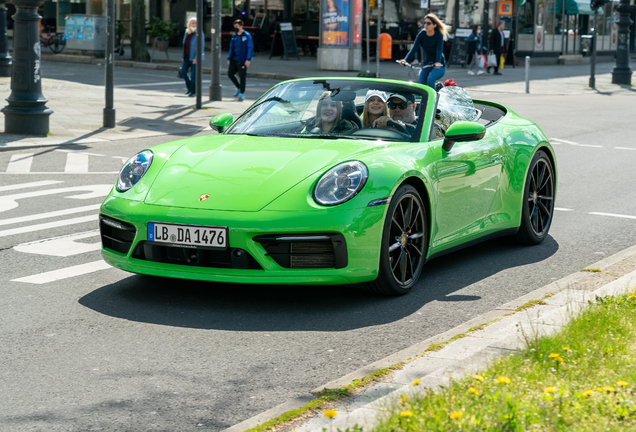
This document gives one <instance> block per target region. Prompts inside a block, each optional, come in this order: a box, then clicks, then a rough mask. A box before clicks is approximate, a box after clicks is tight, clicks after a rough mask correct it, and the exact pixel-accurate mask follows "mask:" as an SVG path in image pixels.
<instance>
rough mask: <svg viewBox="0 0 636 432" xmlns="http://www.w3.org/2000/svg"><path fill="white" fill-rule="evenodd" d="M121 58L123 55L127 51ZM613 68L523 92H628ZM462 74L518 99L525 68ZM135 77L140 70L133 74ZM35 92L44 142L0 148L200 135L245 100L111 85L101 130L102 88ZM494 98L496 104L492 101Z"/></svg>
mask: <svg viewBox="0 0 636 432" xmlns="http://www.w3.org/2000/svg"><path fill="white" fill-rule="evenodd" d="M127 51H130V50H127ZM128 55H130V54H129V53H128ZM162 56H163V57H165V56H166V55H165V53H159V51H157V52H155V59H162ZM168 56H169V58H170V59H174V60H176V59H178V58H179V56H180V49H179V48H175V49H171V50H170V51H169V53H168ZM208 57H209V56H208ZM223 57H225V55H224V56H223ZM42 58H43V63H42V71H43V75H44V76H45V77H46V65H47V62H49V61H62V62H67V63H68V67H69V68H71V67H73V66H72V64H73V63H85V64H103V63H104V60H103V59H97V58H94V57H90V56H75V55H67V54H57V55H52V54H48V53H45V52H43V57H42ZM206 65H207V66H206ZM209 65H210V59H209V58H208V59H207V60H205V61H204V67H203V72H204V73H205V74H209V73H210V70H209V69H210V68H209ZM116 66H117V67H116V68H115V74H117V70H118V69H119V67H133V68H139V69H146V70H147V69H155V70H175V71H176V70H177V69H178V68H179V66H180V63H179V62H154V63H139V62H131V61H130V60H126V59H124V60H117V61H116ZM222 66H223V68H222V73H223V74H225V62H223V64H222ZM363 66H366V63H365V62H363ZM612 66H613V64H611V63H600V64H598V65H597V80H596V81H597V89H596V90H593V89H590V88H589V87H587V83H588V76H589V65H568V66H557V65H553V66H536V67H533V68H532V70H531V79H532V81H531V83H530V93H531V94H534V95H536V94H545V95H556V94H596V93H601V94H613V93H620V92H623V93H625V92H629V91H633V90H634V89H632V88H631V87H630V86H619V85H615V84H611V74H609V72H610V70H611V68H612ZM374 67H375V64H374V63H373V62H372V63H371V68H372V71H374V70H375V69H374ZM249 70H250V72H249V74H248V77H251V78H262V79H272V80H276V81H280V80H283V79H291V78H301V77H311V76H343V77H355V76H357V75H358V72H337V71H324V70H318V69H317V68H316V58H315V57H301V58H300V59H291V60H281V59H280V57H276V58H272V59H270V58H269V54H267V53H257V54H256V55H255V56H254V59H253V62H252V66H250V68H249ZM466 72H467V71H466V69H462V68H460V67H457V66H451V67H450V68H449V69H448V70H447V72H446V75H445V77H444V78H445V79H447V78H453V79H455V81H456V82H457V83H458V84H459V85H460V86H463V87H466V88H467V89H468V90H469V91H470V92H471V93H473V94H474V95H475V97H476V98H484V99H488V97H487V95H488V94H496V93H519V94H520V95H523V94H525V69H524V68H520V67H517V68H512V67H509V68H506V69H504V71H503V75H502V76H493V75H488V74H484V75H480V76H469V75H468V74H467V73H466ZM140 73H143V72H142V71H140ZM380 74H381V78H390V79H397V80H406V79H407V77H408V71H407V70H406V69H405V68H403V67H402V66H400V65H398V64H397V63H395V62H394V61H386V62H382V63H381V66H380ZM175 79H176V76H175ZM206 79H207V77H206ZM42 92H43V94H44V97H45V98H46V99H47V100H48V103H47V106H48V107H49V108H51V109H52V110H53V114H52V115H51V117H50V134H49V135H48V136H46V137H37V136H24V135H8V134H0V150H2V149H11V148H19V147H33V146H49V145H64V144H78V143H90V142H100V141H114V140H119V139H127V138H142V137H149V136H156V135H164V134H188V135H191V134H195V133H198V132H201V131H204V130H206V129H207V128H208V127H209V126H208V122H209V119H210V118H211V117H212V116H214V115H216V114H219V113H221V112H231V113H232V114H234V115H235V116H236V115H239V114H240V113H242V112H243V110H245V109H246V108H247V107H248V106H249V103H250V102H252V101H250V100H246V102H243V103H240V102H235V101H234V100H233V99H231V98H225V99H224V100H223V101H217V102H212V101H208V100H207V99H208V98H207V95H205V94H204V95H203V109H201V110H196V109H194V104H195V100H194V98H188V97H187V96H185V95H183V96H181V95H174V94H171V93H166V92H162V91H155V90H146V89H131V88H115V110H116V118H117V126H116V127H115V128H113V129H107V128H103V127H102V124H103V109H104V103H105V102H104V99H105V90H104V87H103V86H91V85H83V84H77V83H73V82H69V81H63V80H53V79H47V78H43V80H42ZM10 94H11V90H10V78H0V96H1V97H2V98H4V99H6V98H7V97H9V95H10ZM520 97H523V96H520ZM493 99H495V100H496V97H493ZM0 130H4V116H0Z"/></svg>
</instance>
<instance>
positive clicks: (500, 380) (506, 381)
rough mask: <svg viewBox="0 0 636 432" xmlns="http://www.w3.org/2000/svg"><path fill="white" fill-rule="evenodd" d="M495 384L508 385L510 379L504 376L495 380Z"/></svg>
mask: <svg viewBox="0 0 636 432" xmlns="http://www.w3.org/2000/svg"><path fill="white" fill-rule="evenodd" d="M497 382H498V383H500V384H510V378H508V377H505V376H500V377H499V378H497Z"/></svg>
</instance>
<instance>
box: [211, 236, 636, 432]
mask: <svg viewBox="0 0 636 432" xmlns="http://www.w3.org/2000/svg"><path fill="white" fill-rule="evenodd" d="M590 268H594V269H599V270H600V271H599V272H579V273H574V274H572V275H570V276H567V277H565V278H563V279H560V280H558V281H555V282H553V283H551V284H549V285H547V286H545V287H543V288H539V289H538V290H535V291H533V292H530V293H528V294H526V295H524V296H522V297H519V298H517V299H515V300H513V301H511V302H509V303H506V304H504V305H501V306H499V307H498V308H496V309H494V310H492V311H490V312H488V313H486V314H484V315H481V316H478V317H476V318H473V319H471V320H470V321H468V322H466V323H464V324H462V325H460V326H458V327H456V328H454V329H451V330H449V331H447V332H445V333H442V334H440V335H437V336H434V337H432V338H430V339H427V340H425V341H423V342H420V343H418V344H416V345H413V346H411V347H409V348H407V349H405V350H403V351H401V352H398V353H395V354H393V355H391V356H389V357H387V358H385V359H382V360H380V361H377V362H375V363H373V364H370V365H368V366H366V367H364V368H362V369H360V370H358V371H355V372H352V373H350V374H348V375H346V376H344V377H342V378H340V379H338V380H336V381H332V382H330V383H327V384H325V385H323V386H321V387H319V388H316V389H314V390H312V391H311V393H310V394H307V395H305V396H302V397H299V398H297V399H295V400H292V401H290V402H288V403H286V404H283V405H280V406H278V407H275V408H272V409H271V410H269V411H267V412H264V413H261V414H259V415H257V416H255V417H252V418H251V419H248V420H245V421H243V422H241V423H239V424H237V425H234V426H232V427H230V428H228V429H226V430H225V431H223V432H243V431H245V430H247V429H250V428H253V427H255V426H257V425H259V424H262V423H264V422H265V421H267V420H269V419H271V418H275V417H277V416H279V415H281V414H283V413H284V412H287V411H289V410H292V409H296V408H300V407H301V406H303V405H305V404H306V403H307V402H309V401H310V400H312V399H315V398H316V396H314V394H316V393H317V392H319V391H321V390H323V389H337V388H340V387H343V386H345V385H348V384H350V383H351V382H352V381H353V380H355V379H361V378H363V377H365V376H366V375H368V374H370V373H372V372H375V371H377V370H380V369H383V368H386V367H388V366H391V365H395V364H397V363H400V362H404V361H406V362H407V364H406V365H405V366H404V367H402V368H401V369H400V370H397V371H396V372H394V373H392V374H390V375H388V376H385V377H383V378H381V379H380V382H378V383H377V384H374V385H373V386H371V387H368V388H365V389H363V390H362V391H359V392H358V393H356V394H355V395H354V396H352V397H350V398H349V399H347V400H345V401H343V402H340V403H337V404H335V406H333V407H330V409H335V410H336V411H337V412H338V415H337V416H336V417H335V419H334V420H333V422H332V423H331V422H330V421H329V419H327V418H325V417H324V416H323V415H322V414H323V413H322V412H317V413H313V414H311V415H309V416H306V417H304V418H301V419H299V420H297V421H294V422H291V423H288V424H286V425H284V426H282V427H276V430H280V431H290V430H292V429H293V430H296V431H301V432H324V431H325V430H340V431H344V430H347V428H349V429H348V430H354V429H353V427H354V426H355V425H358V427H360V428H364V430H371V429H372V427H373V426H374V425H375V424H377V423H378V422H379V421H380V420H381V419H382V418H383V417H384V416H386V415H388V414H389V409H390V408H395V407H397V406H399V400H400V397H401V396H402V395H407V396H408V397H411V396H412V395H414V394H415V393H419V392H421V391H423V390H424V389H430V390H436V389H439V387H441V386H446V385H448V383H449V380H453V379H461V378H464V377H465V376H466V375H467V374H468V375H472V374H475V373H480V372H482V371H483V370H485V369H486V368H487V367H488V366H489V364H490V363H491V362H492V361H493V360H494V359H497V358H500V357H502V356H505V355H510V354H513V353H515V352H518V351H520V350H523V349H524V348H525V346H526V338H535V337H537V336H541V335H550V334H553V333H556V332H558V331H559V330H561V329H562V328H563V326H565V325H566V324H567V322H568V321H569V320H570V319H572V318H573V317H575V316H576V315H577V313H578V312H579V311H580V310H581V309H582V308H583V307H585V306H586V305H587V304H588V302H589V301H592V302H593V301H596V299H597V298H598V297H604V296H608V295H611V296H617V295H621V294H623V293H625V292H628V291H630V290H633V289H634V288H636V246H633V247H631V248H629V249H626V250H624V251H622V252H619V253H617V254H615V255H613V256H611V257H608V258H605V259H603V260H601V261H599V262H597V263H595V264H592V265H591V266H590ZM537 300H542V301H543V303H539V304H541V305H540V306H534V307H530V308H528V309H525V310H521V311H517V310H518V308H520V307H522V306H524V305H526V306H527V305H528V304H532V303H529V302H533V301H534V303H535V304H536V301H537ZM482 326H483V328H481V329H478V330H475V331H471V329H474V328H475V327H482ZM454 337H455V340H454V341H452V342H451V343H448V344H447V345H445V346H444V347H443V348H442V349H440V350H437V351H435V350H432V351H428V352H427V348H429V347H430V346H431V345H433V344H443V343H445V342H448V341H449V340H453V338H454ZM458 337H459V338H458ZM416 379H419V380H420V382H419V384H418V385H417V386H414V385H413V381H414V380H416Z"/></svg>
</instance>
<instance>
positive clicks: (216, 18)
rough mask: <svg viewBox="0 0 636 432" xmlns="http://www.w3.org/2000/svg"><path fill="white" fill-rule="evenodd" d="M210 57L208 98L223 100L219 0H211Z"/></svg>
mask: <svg viewBox="0 0 636 432" xmlns="http://www.w3.org/2000/svg"><path fill="white" fill-rule="evenodd" d="M210 22H211V24H212V25H211V27H212V29H211V31H212V39H211V41H210V42H211V43H210V45H212V52H211V54H212V58H211V63H210V100H211V101H220V100H223V95H222V90H223V87H222V86H221V0H212V19H211V20H210Z"/></svg>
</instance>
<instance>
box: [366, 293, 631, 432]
mask: <svg viewBox="0 0 636 432" xmlns="http://www.w3.org/2000/svg"><path fill="white" fill-rule="evenodd" d="M597 300H598V301H597V302H596V303H591V304H590V305H589V306H588V307H586V308H585V309H584V310H583V311H582V312H581V313H580V314H579V315H578V316H577V317H576V318H575V319H573V320H572V321H570V322H569V323H568V324H567V325H566V326H565V327H564V329H563V330H562V331H561V332H560V333H558V334H556V335H553V336H546V337H536V336H531V337H529V338H528V343H527V347H526V349H525V350H524V351H522V352H521V353H519V354H515V355H512V356H508V357H505V358H502V359H499V360H497V361H496V362H494V363H493V365H492V366H491V367H490V368H489V369H488V370H486V371H485V372H483V373H482V374H480V375H475V376H471V377H466V378H464V379H461V380H456V381H451V382H450V383H449V385H448V386H446V387H443V388H441V389H440V390H439V391H436V392H429V391H427V390H425V389H422V390H421V391H419V392H416V393H415V394H414V395H411V396H409V397H408V398H406V397H403V398H402V399H401V400H400V402H398V403H396V406H394V407H387V409H388V410H389V412H390V414H389V415H387V417H386V418H385V419H384V421H382V422H381V423H379V424H378V425H377V426H376V427H375V428H374V430H373V431H374V432H398V431H445V432H446V431H460V430H461V431H566V430H567V431H590V432H591V431H601V430H636V368H634V367H633V365H634V358H635V357H636V320H634V316H635V315H636V296H635V295H633V294H632V295H624V296H621V297H604V298H598V299H597Z"/></svg>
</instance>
